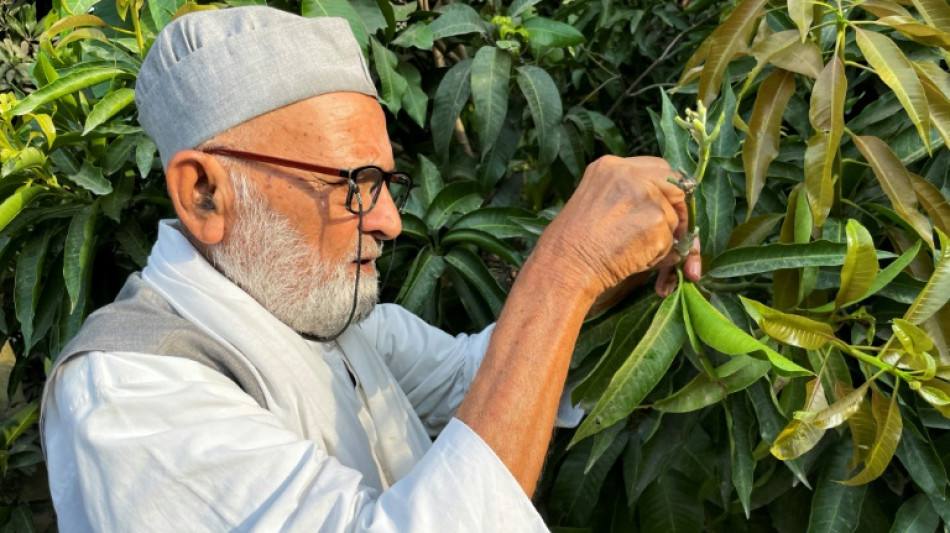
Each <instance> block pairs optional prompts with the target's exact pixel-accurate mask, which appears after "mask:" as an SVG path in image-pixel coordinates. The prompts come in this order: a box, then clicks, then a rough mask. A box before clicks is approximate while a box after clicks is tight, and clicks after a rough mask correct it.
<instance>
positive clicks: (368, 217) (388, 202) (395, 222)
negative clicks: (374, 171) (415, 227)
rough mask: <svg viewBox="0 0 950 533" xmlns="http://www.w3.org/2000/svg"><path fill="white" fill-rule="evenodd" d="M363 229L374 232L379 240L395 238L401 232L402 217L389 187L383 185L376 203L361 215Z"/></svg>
mask: <svg viewBox="0 0 950 533" xmlns="http://www.w3.org/2000/svg"><path fill="white" fill-rule="evenodd" d="M363 231H365V232H366V233H376V234H377V238H378V239H380V240H391V239H395V238H396V237H397V236H398V235H399V234H400V233H401V232H402V219H400V218H399V210H398V209H397V208H396V204H395V202H393V197H392V195H390V194H389V189H387V188H386V187H383V190H381V191H380V192H379V198H377V199H376V205H375V206H373V208H372V209H370V210H369V212H367V213H365V214H364V215H363Z"/></svg>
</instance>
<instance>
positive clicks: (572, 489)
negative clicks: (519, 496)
mask: <svg viewBox="0 0 950 533" xmlns="http://www.w3.org/2000/svg"><path fill="white" fill-rule="evenodd" d="M629 435H630V433H629V432H621V433H620V434H619V437H618V438H617V439H615V440H614V441H613V442H611V443H610V446H609V447H608V448H607V451H606V452H605V453H604V455H603V456H602V457H601V458H600V459H599V460H598V461H597V462H596V463H595V464H594V465H593V466H592V467H591V468H590V469H589V470H588V471H587V472H585V467H586V464H587V458H588V456H589V455H590V452H589V450H588V447H587V446H586V445H585V446H583V447H578V448H577V449H576V450H572V451H571V452H569V453H568V456H567V458H566V459H565V460H564V462H563V463H562V464H561V466H560V468H559V470H558V475H557V478H556V479H555V480H554V485H553V487H552V488H551V503H552V509H557V512H558V513H560V514H562V515H564V516H566V517H567V519H568V520H571V521H577V522H578V523H586V522H587V521H588V520H590V515H591V513H593V511H594V509H595V508H596V506H597V503H598V496H599V495H600V491H601V487H602V486H603V484H604V481H605V480H606V479H607V476H608V474H610V473H611V467H613V466H614V463H616V462H617V458H618V457H619V456H620V453H621V452H623V449H624V447H625V446H626V444H627V441H628V440H629Z"/></svg>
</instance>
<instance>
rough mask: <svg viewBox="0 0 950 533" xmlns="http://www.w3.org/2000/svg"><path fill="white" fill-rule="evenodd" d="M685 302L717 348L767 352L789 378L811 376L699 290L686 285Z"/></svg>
mask: <svg viewBox="0 0 950 533" xmlns="http://www.w3.org/2000/svg"><path fill="white" fill-rule="evenodd" d="M681 291H682V294H683V302H684V305H685V306H686V311H687V313H688V316H689V321H690V324H691V325H692V326H693V329H694V330H695V331H696V334H697V335H698V336H699V338H700V339H701V340H702V341H703V342H705V343H706V344H708V345H709V346H711V347H713V348H714V349H716V350H718V351H720V352H722V353H724V354H728V355H745V354H752V353H755V352H763V353H765V355H766V357H767V358H768V360H769V361H770V362H771V363H772V365H773V366H774V367H775V369H776V371H777V372H779V373H781V374H786V375H807V374H811V372H809V371H808V370H807V369H805V368H802V367H801V366H799V365H797V364H795V363H794V362H792V361H791V360H789V359H788V358H786V357H785V356H783V355H782V354H780V353H778V352H776V351H775V350H773V349H771V348H769V347H768V346H766V345H764V344H762V343H761V342H759V341H758V340H756V339H754V338H753V337H752V336H751V335H749V334H748V333H746V332H744V331H742V330H741V329H739V328H738V327H737V326H736V325H735V324H733V323H732V322H731V321H730V320H729V319H728V318H726V317H725V316H723V314H722V313H720V312H719V310H718V309H716V308H715V307H713V306H712V304H710V303H709V302H708V301H706V299H705V298H703V295H702V294H700V293H699V290H698V289H697V288H696V287H695V286H694V285H693V284H692V283H686V284H684V285H683V288H682V289H681Z"/></svg>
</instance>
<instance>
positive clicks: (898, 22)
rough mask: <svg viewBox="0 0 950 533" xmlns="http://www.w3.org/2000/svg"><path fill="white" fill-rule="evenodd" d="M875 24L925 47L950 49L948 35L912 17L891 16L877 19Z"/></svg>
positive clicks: (949, 35) (949, 34)
mask: <svg viewBox="0 0 950 533" xmlns="http://www.w3.org/2000/svg"><path fill="white" fill-rule="evenodd" d="M877 23H878V24H884V25H885V26H889V27H891V28H894V29H895V30H897V31H899V32H900V33H902V34H903V35H904V36H905V37H907V38H908V39H910V40H912V41H916V42H918V43H920V44H923V45H925V46H939V47H941V48H950V33H947V32H944V31H941V30H938V29H937V28H934V27H932V26H928V25H926V24H921V23H920V22H919V21H918V20H917V19H915V18H914V17H910V16H900V15H893V16H889V17H882V18H879V19H877Z"/></svg>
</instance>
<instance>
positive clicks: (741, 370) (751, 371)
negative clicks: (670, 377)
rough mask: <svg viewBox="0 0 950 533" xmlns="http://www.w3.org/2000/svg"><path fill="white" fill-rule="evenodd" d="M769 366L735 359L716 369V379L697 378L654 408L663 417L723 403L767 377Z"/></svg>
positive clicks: (752, 358) (704, 376) (702, 375)
mask: <svg viewBox="0 0 950 533" xmlns="http://www.w3.org/2000/svg"><path fill="white" fill-rule="evenodd" d="M771 368H772V365H770V364H769V362H768V361H760V360H759V359H755V358H754V357H748V356H744V355H737V356H735V357H733V358H732V359H730V360H728V361H726V362H725V363H723V364H722V365H721V366H719V367H717V368H716V369H715V371H716V372H715V373H716V375H715V376H710V375H709V374H700V375H698V376H696V377H695V378H693V380H692V381H690V382H689V383H687V384H686V385H684V386H683V388H681V389H680V390H678V391H676V392H675V393H673V394H672V395H670V396H668V397H666V398H664V399H662V400H660V401H658V402H656V403H654V404H653V408H654V409H656V410H657V411H662V412H664V413H688V412H691V411H697V410H699V409H702V408H704V407H708V406H710V405H712V404H714V403H717V402H720V401H722V400H723V399H724V398H725V397H726V396H727V395H729V394H732V393H734V392H737V391H740V390H744V389H746V388H747V387H749V386H750V385H752V384H753V383H755V382H756V381H757V380H758V379H760V378H761V377H762V376H764V375H766V374H768V373H769V370H770V369H771Z"/></svg>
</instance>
